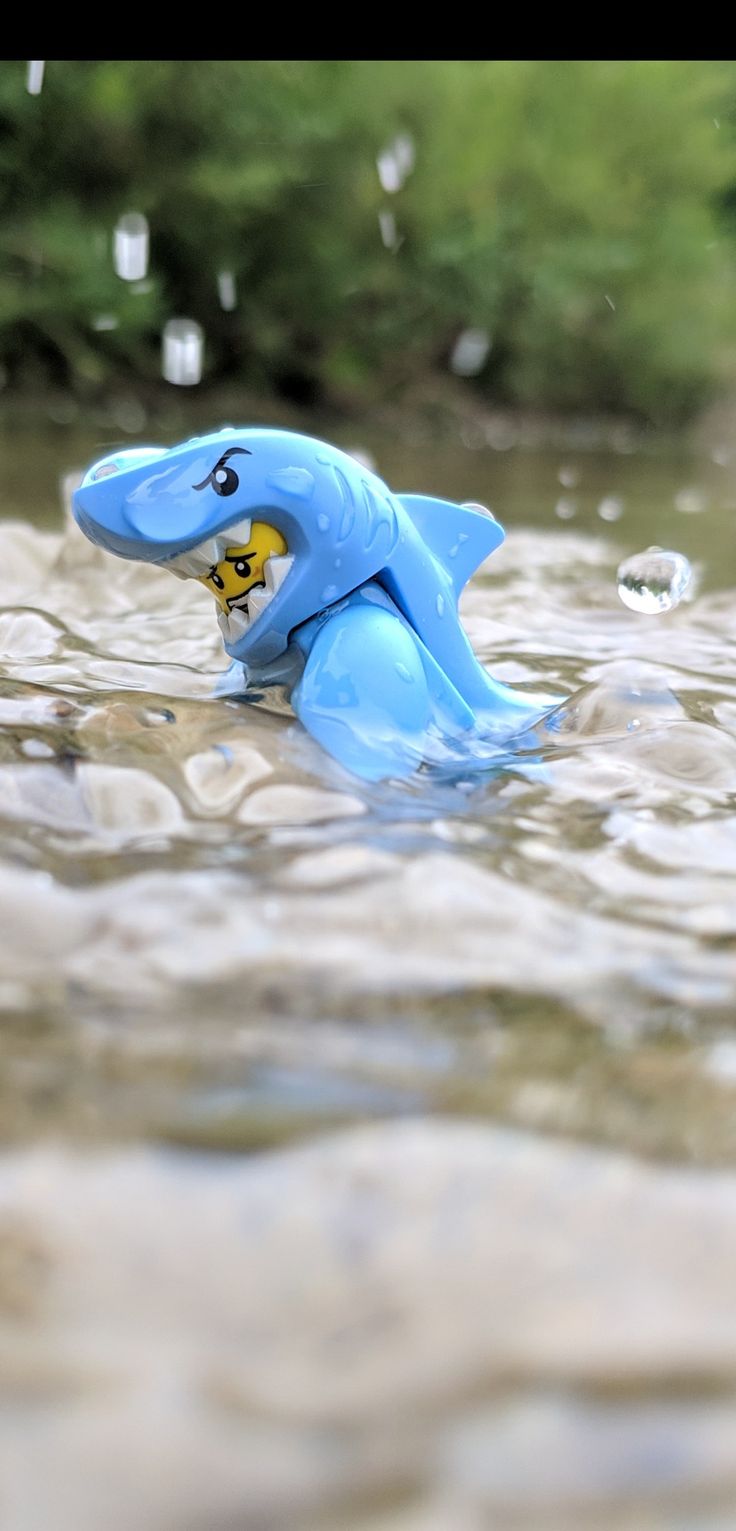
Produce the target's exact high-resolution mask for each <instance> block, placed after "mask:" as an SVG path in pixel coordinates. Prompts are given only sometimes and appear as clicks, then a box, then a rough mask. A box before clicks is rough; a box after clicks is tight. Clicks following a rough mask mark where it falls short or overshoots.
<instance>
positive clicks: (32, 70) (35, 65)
mask: <svg viewBox="0 0 736 1531" xmlns="http://www.w3.org/2000/svg"><path fill="white" fill-rule="evenodd" d="M45 68H46V60H45V59H43V58H29V60H28V73H27V75H26V90H27V91H28V94H29V96H40V94H41V90H42V88H43V72H44V69H45Z"/></svg>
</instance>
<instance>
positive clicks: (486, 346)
mask: <svg viewBox="0 0 736 1531" xmlns="http://www.w3.org/2000/svg"><path fill="white" fill-rule="evenodd" d="M490 349H491V337H490V335H489V334H488V331H487V330H462V332H461V333H460V334H459V335H458V337H457V340H456V341H455V344H454V346H453V350H452V355H451V357H450V371H451V372H454V373H455V374H456V376H457V377H477V375H478V373H479V372H482V371H483V368H484V367H485V364H486V362H487V360H488V353H489V351H490Z"/></svg>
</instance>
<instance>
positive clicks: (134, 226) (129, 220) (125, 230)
mask: <svg viewBox="0 0 736 1531" xmlns="http://www.w3.org/2000/svg"><path fill="white" fill-rule="evenodd" d="M112 258H113V265H114V267H115V270H116V272H117V274H118V276H120V277H122V279H123V281H124V282H140V281H141V279H142V277H144V276H145V274H146V272H147V270H148V219H147V218H145V217H144V215H143V213H123V216H122V218H119V219H118V222H117V223H116V225H115V234H114V237H113V253H112Z"/></svg>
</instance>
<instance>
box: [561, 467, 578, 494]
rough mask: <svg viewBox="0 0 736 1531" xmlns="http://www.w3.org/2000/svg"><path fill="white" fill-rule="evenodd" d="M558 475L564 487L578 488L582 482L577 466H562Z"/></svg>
mask: <svg viewBox="0 0 736 1531" xmlns="http://www.w3.org/2000/svg"><path fill="white" fill-rule="evenodd" d="M557 477H558V479H559V480H560V483H561V484H562V487H563V489H576V488H577V486H578V484H579V482H580V474H579V472H578V470H577V468H567V467H564V468H560V470H559V473H558V474H557Z"/></svg>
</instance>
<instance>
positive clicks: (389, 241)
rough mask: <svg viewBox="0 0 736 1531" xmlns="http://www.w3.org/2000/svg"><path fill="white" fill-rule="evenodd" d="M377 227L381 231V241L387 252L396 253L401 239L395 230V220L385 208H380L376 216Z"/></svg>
mask: <svg viewBox="0 0 736 1531" xmlns="http://www.w3.org/2000/svg"><path fill="white" fill-rule="evenodd" d="M378 227H379V228H380V230H381V239H382V240H383V243H384V245H385V246H386V249H387V250H393V251H396V250H398V248H399V245H400V244H401V237H400V235H399V233H398V230H397V228H396V219H395V218H394V215H393V213H392V212H391V211H390V209H389V208H387V207H382V208H381V211H380V213H379V214H378Z"/></svg>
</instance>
